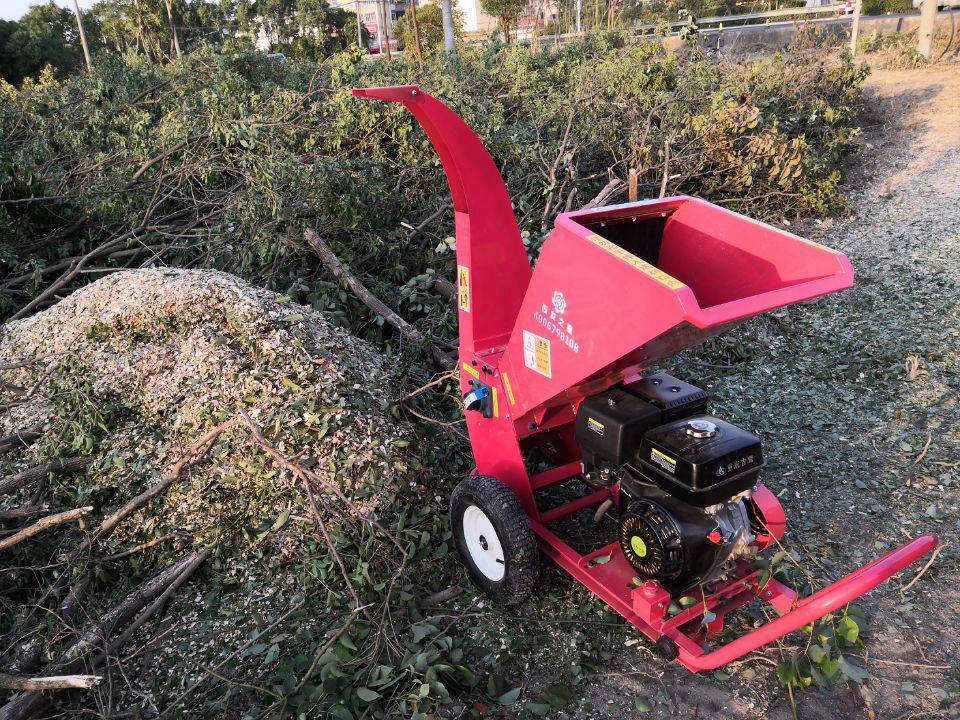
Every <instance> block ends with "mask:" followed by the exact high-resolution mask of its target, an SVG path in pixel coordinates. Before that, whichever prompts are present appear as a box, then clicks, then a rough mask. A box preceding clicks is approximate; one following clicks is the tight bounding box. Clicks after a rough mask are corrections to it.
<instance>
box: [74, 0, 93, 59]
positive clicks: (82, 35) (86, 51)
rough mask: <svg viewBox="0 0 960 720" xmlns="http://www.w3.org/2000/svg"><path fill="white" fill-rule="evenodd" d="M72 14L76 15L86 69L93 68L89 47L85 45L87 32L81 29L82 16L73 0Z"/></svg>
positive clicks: (75, 0)
mask: <svg viewBox="0 0 960 720" xmlns="http://www.w3.org/2000/svg"><path fill="white" fill-rule="evenodd" d="M73 14H74V15H76V17H77V29H78V30H79V31H80V44H81V45H82V46H83V59H84V60H86V61H87V71H88V72H89V71H90V70H92V69H93V63H91V62H90V48H88V47H87V34H86V33H85V32H84V31H83V18H82V17H81V16H80V6H79V5H77V0H73Z"/></svg>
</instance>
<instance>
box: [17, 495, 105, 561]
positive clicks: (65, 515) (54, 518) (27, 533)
mask: <svg viewBox="0 0 960 720" xmlns="http://www.w3.org/2000/svg"><path fill="white" fill-rule="evenodd" d="M91 511H93V507H91V506H87V507H82V508H75V509H73V510H67V511H65V512H61V513H56V514H55V515H47V517H45V518H41V519H40V520H37V522H35V523H34V524H33V525H29V526H27V527H25V528H24V529H23V530H20V531H19V532H17V533H14V534H13V535H11V536H10V537H8V538H4V539H3V540H0V550H6V549H7V548H11V547H13V546H14V545H16V544H18V543H21V542H23V541H24V540H26V539H27V538H31V537H33V536H34V535H39V534H40V533H42V532H43V531H44V530H47V529H48V528H52V527H56V526H57V525H63V524H64V523H68V522H70V521H71V520H76V519H78V518H80V517H83V516H84V515H86V514H87V513H89V512H91Z"/></svg>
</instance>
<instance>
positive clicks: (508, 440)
mask: <svg viewBox="0 0 960 720" xmlns="http://www.w3.org/2000/svg"><path fill="white" fill-rule="evenodd" d="M354 94H356V95H359V96H362V97H369V98H376V99H381V100H392V101H395V102H400V103H402V104H403V105H404V106H405V107H406V108H407V109H408V110H409V111H410V112H411V113H413V115H414V116H415V117H416V119H417V120H418V121H419V123H420V124H421V126H422V127H423V129H424V130H425V131H426V133H427V136H428V137H429V139H430V141H431V142H432V144H433V146H434V148H435V150H436V152H437V154H438V155H439V157H440V161H441V163H442V165H443V169H444V171H445V173H446V176H447V181H448V183H449V186H450V193H451V196H452V198H453V207H454V216H455V227H456V237H457V291H458V292H457V304H458V315H459V326H460V347H459V351H460V357H459V361H460V366H459V372H460V381H461V389H462V390H463V391H464V392H467V391H469V390H470V389H472V386H471V381H473V382H482V383H484V384H486V385H488V386H489V387H490V388H491V392H492V416H491V417H483V416H482V414H481V413H478V412H468V413H466V416H467V417H466V419H467V429H468V431H469V433H470V441H471V445H472V447H473V453H474V457H475V459H476V463H477V471H478V472H480V473H483V474H485V475H492V476H494V477H496V478H498V479H500V480H501V481H502V482H504V483H505V484H506V485H508V486H509V487H510V488H511V490H513V492H514V493H515V494H516V496H517V498H518V499H519V501H520V503H521V505H522V506H523V508H524V510H525V511H526V512H527V514H528V516H529V518H530V523H531V525H532V527H533V530H534V532H535V533H536V534H537V537H538V538H539V544H540V547H541V550H542V551H543V552H544V554H546V555H548V556H549V557H551V558H552V559H553V560H554V561H555V562H556V563H557V564H558V565H560V566H561V567H562V568H563V569H565V570H566V571H567V572H568V573H569V574H570V575H572V576H573V577H574V578H576V579H577V580H578V581H579V582H580V583H582V584H583V585H584V586H586V587H587V588H588V589H590V590H591V591H592V592H593V593H595V594H596V595H597V596H599V597H600V598H602V599H603V600H604V601H605V602H607V603H608V604H609V605H610V606H611V607H612V608H613V609H614V610H616V611H617V612H618V613H620V615H622V616H623V617H624V618H625V619H626V620H627V621H629V622H630V623H631V624H632V625H634V626H635V627H636V628H638V629H639V630H640V631H641V632H642V633H644V634H645V635H646V636H647V637H648V638H650V639H651V640H656V639H658V638H660V637H662V636H666V637H668V638H670V639H671V640H673V642H674V643H675V644H676V646H677V650H678V656H677V657H678V660H679V661H680V662H681V663H682V664H683V665H684V666H686V667H687V668H689V669H690V670H693V671H702V670H710V669H712V668H716V667H719V666H721V665H723V664H725V663H727V662H730V661H731V660H733V659H734V658H737V657H740V656H742V655H744V654H745V653H748V652H750V651H752V650H754V649H756V648H758V647H760V646H761V645H764V644H766V643H768V642H770V641H772V640H774V639H775V638H778V637H781V636H782V635H785V634H787V633H789V632H792V631H793V630H796V629H798V628H800V627H802V626H804V625H806V624H808V623H810V622H812V621H813V620H815V619H816V618H819V617H822V616H823V615H825V614H827V613H829V612H831V611H833V610H835V609H837V608H839V607H841V606H843V605H845V604H846V603H848V602H850V601H851V600H853V599H854V598H856V597H858V596H859V595H861V594H863V593H864V592H867V591H868V590H870V589H871V588H873V587H875V586H876V585H877V584H879V583H880V582H882V581H884V580H885V579H887V578H888V577H890V576H891V575H893V574H894V573H896V572H898V571H899V570H901V569H902V568H903V567H905V566H906V565H908V564H910V563H912V562H914V561H915V560H916V559H917V558H918V557H920V556H921V555H923V554H925V553H927V552H929V551H930V550H931V549H932V548H933V547H934V546H935V545H936V543H937V539H936V537H934V536H933V535H922V536H920V537H918V538H916V539H914V540H912V541H910V542H908V543H906V544H905V545H903V546H901V547H899V548H897V549H895V550H893V551H891V552H889V553H887V554H886V555H884V556H883V557H880V558H878V559H876V560H874V561H873V562H871V563H869V564H867V565H865V566H863V567H861V568H860V569H858V570H856V571H854V572H853V573H851V574H850V575H847V576H846V577H844V578H843V579H841V580H839V581H837V582H836V583H834V584H832V585H830V586H829V587H826V588H824V589H822V590H820V591H819V592H817V593H815V594H813V595H811V596H809V597H807V598H802V599H801V598H798V597H797V595H796V593H795V592H794V591H793V590H791V589H790V588H788V587H786V586H784V585H783V584H781V583H779V582H777V581H776V580H775V579H770V580H768V581H767V582H766V583H760V582H759V581H758V572H757V571H756V570H755V568H753V567H752V566H751V565H749V564H748V563H742V564H741V565H739V566H738V567H737V568H736V569H735V570H734V572H733V573H732V577H728V578H727V579H725V580H724V581H723V582H722V583H721V582H718V583H714V584H713V585H712V586H711V587H710V588H709V590H705V591H704V595H703V597H702V598H701V600H702V601H701V602H698V603H697V604H696V605H694V606H692V607H690V608H688V609H686V610H684V611H683V612H681V613H679V614H678V615H675V616H669V615H668V613H667V606H668V604H669V601H670V595H669V594H668V593H667V591H666V590H664V589H663V588H662V587H660V586H659V585H658V584H657V583H655V582H653V581H648V582H646V583H643V584H642V585H641V586H640V587H637V586H635V584H634V582H633V578H634V575H635V573H634V571H633V568H631V567H630V565H629V563H628V562H627V560H626V558H625V557H624V556H623V554H622V552H621V551H620V548H619V545H618V544H617V543H616V542H614V543H611V544H610V545H608V546H606V547H603V548H600V549H598V550H596V551H594V552H591V553H589V554H587V555H582V554H580V553H578V552H576V551H575V550H574V549H573V548H571V547H570V546H569V545H568V544H567V543H565V542H564V541H563V540H562V539H561V538H560V537H558V536H557V535H556V534H555V533H554V532H552V531H551V530H550V529H549V528H548V527H547V525H548V524H549V523H551V522H553V521H555V520H558V519H560V518H563V517H565V516H567V515H570V514H572V513H574V512H577V511H578V510H582V509H584V508H587V507H591V506H593V505H597V504H599V503H601V502H602V501H604V500H606V499H608V498H612V499H614V500H616V494H615V488H600V487H594V488H590V489H591V492H590V493H589V494H587V495H586V496H584V497H582V498H580V499H577V500H574V501H572V502H568V503H566V504H563V505H560V506H559V507H553V508H548V509H541V508H540V507H539V505H538V503H537V499H536V492H537V491H539V490H542V489H543V488H546V487H549V486H551V485H556V484H558V483H562V482H565V481H567V480H570V479H573V478H577V477H578V476H579V475H580V472H581V464H580V452H579V450H578V448H577V446H576V443H575V442H574V439H573V420H574V417H575V414H576V409H577V406H578V405H579V403H580V401H581V400H582V399H583V398H584V397H586V396H588V395H592V394H595V393H597V392H600V391H602V390H604V389H606V388H607V387H610V386H611V385H614V384H616V383H618V382H621V381H624V380H626V381H630V380H632V379H635V378H637V377H639V373H640V370H641V369H643V368H645V367H649V366H650V365H651V364H653V363H654V362H655V361H656V360H659V359H661V358H664V357H667V356H669V355H672V354H674V353H676V352H678V351H679V350H682V349H683V348H685V347H689V346H691V345H694V344H696V343H698V342H700V341H701V340H703V339H705V338H707V337H709V336H711V335H713V334H716V333H718V332H721V331H723V330H725V329H727V328H729V327H731V326H732V325H733V324H735V323H736V322H738V321H740V320H742V319H744V318H746V317H749V316H751V315H754V314H756V313H759V312H763V311H765V310H769V309H771V308H775V307H780V306H783V305H787V304H790V303H793V302H798V301H800V300H806V299H808V298H812V297H816V296H818V295H823V294H826V293H829V292H834V291H836V290H841V289H844V288H848V287H850V286H851V285H852V284H853V269H852V268H851V266H850V263H849V262H848V261H847V258H846V257H845V256H844V255H843V254H842V253H839V252H835V251H833V250H830V249H829V248H825V247H823V246H821V245H817V244H816V243H812V242H809V241H807V240H804V239H803V238H800V237H798V236H796V235H792V234H790V233H787V232H783V231H781V230H778V229H776V228H773V227H771V226H769V225H765V224H763V223H760V222H757V221H754V220H751V219H749V218H746V217H744V216H742V215H738V214H736V213H733V212H730V211H727V210H725V209H723V208H720V207H717V206H715V205H712V204H710V203H707V202H705V201H703V200H699V199H696V198H690V197H673V198H664V199H660V200H653V201H645V202H639V203H631V204H628V205H619V206H613V207H605V208H599V209H594V210H584V211H578V212H573V213H565V214H562V215H560V216H558V217H557V219H556V222H555V230H554V232H553V233H552V234H551V235H550V236H549V237H548V238H547V240H546V241H545V243H544V245H543V248H542V249H541V251H540V255H539V258H538V261H537V264H536V267H535V269H534V271H533V272H531V269H530V263H529V261H528V259H527V255H526V252H525V250H524V247H523V243H522V241H521V239H520V231H519V229H518V227H517V223H516V219H515V218H514V215H513V210H512V207H511V205H510V199H509V196H508V194H507V190H506V187H505V185H504V183H503V180H502V178H501V177H500V173H499V171H498V170H497V168H496V165H495V164H494V162H493V160H492V159H491V157H490V155H489V153H487V151H486V149H485V148H484V146H483V143H482V142H481V141H480V139H479V138H478V137H477V136H476V134H474V132H473V131H472V130H471V129H470V128H469V126H467V125H466V123H464V122H463V120H461V119H460V117H459V116H457V115H456V113H454V112H453V111H452V110H450V109H449V108H448V107H446V106H445V105H444V104H443V103H441V102H440V101H438V100H436V99H435V98H433V97H431V96H430V95H428V94H426V93H424V92H422V91H421V90H420V89H419V88H417V87H416V86H412V85H406V86H396V87H384V88H366V89H358V90H354ZM638 222H639V223H640V224H641V225H643V226H644V227H654V228H655V229H654V232H659V233H661V235H662V242H661V244H660V246H659V251H658V254H657V257H656V259H655V263H651V262H647V261H645V260H643V259H641V258H640V257H638V256H637V255H636V254H634V253H632V252H630V251H629V250H627V249H625V248H624V247H623V244H624V243H622V242H621V243H619V244H618V243H617V242H616V241H611V240H610V239H609V238H608V237H604V235H609V236H610V237H614V238H616V237H617V233H618V232H620V233H622V231H623V229H624V228H625V227H627V226H628V225H629V224H631V223H638ZM636 227H640V225H638V226H636ZM618 228H619V230H618ZM628 229H629V228H628ZM535 448H540V449H541V450H543V451H545V453H546V456H547V457H550V458H551V460H552V467H551V468H549V469H547V470H544V471H541V472H537V473H534V474H530V472H529V471H528V468H527V460H526V459H527V457H528V456H529V454H530V451H531V450H534V449H535ZM750 503H751V505H752V508H751V509H752V510H753V512H754V515H755V516H756V518H757V520H758V522H759V523H760V525H762V527H763V530H762V531H758V532H757V540H756V544H757V546H758V549H763V548H764V547H767V546H769V545H770V544H772V543H775V542H777V541H778V540H779V538H780V536H781V535H782V534H783V531H784V529H785V526H786V520H785V518H784V514H783V510H782V508H781V506H780V504H779V502H778V501H777V499H776V497H775V496H774V495H773V493H771V492H770V491H769V490H767V489H766V488H765V487H764V486H763V485H762V484H759V483H758V484H757V486H756V487H755V489H754V492H753V494H752V497H751V499H750ZM598 559H603V560H605V562H598V561H597V560H598ZM753 598H759V599H761V600H764V601H766V602H768V603H770V604H771V605H772V606H773V607H774V608H775V609H776V610H777V611H778V612H779V613H782V614H781V615H780V616H779V617H778V618H776V619H774V620H772V621H770V622H768V623H766V624H765V625H762V626H761V627H759V628H757V629H756V630H753V631H752V632H750V633H748V634H746V635H743V636H741V637H739V638H737V639H735V640H733V641H732V642H729V643H727V644H726V645H723V646H722V647H720V648H717V649H714V650H712V651H710V652H705V651H704V650H703V647H702V644H703V641H704V640H706V639H709V638H711V637H713V636H715V635H716V634H717V633H718V632H719V631H720V629H721V628H722V627H723V621H724V616H725V615H726V614H727V613H729V612H730V611H732V610H734V609H736V608H737V607H739V606H740V605H743V604H744V603H746V602H748V601H750V600H751V599H753ZM708 610H709V611H710V612H712V613H713V615H714V616H715V618H714V619H713V620H711V621H710V622H709V623H706V624H703V623H702V618H703V617H704V615H705V613H706V612H707V611H708Z"/></svg>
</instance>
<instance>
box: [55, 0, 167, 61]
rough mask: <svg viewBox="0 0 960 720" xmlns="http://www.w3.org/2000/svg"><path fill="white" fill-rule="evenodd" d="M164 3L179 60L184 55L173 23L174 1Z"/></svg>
mask: <svg viewBox="0 0 960 720" xmlns="http://www.w3.org/2000/svg"><path fill="white" fill-rule="evenodd" d="M74 2H76V0H74ZM164 3H165V4H166V6H167V22H169V23H170V39H171V40H172V41H173V50H174V52H175V53H176V54H177V57H178V58H179V57H182V53H181V52H180V39H179V38H178V37H177V26H176V25H174V23H173V0H164Z"/></svg>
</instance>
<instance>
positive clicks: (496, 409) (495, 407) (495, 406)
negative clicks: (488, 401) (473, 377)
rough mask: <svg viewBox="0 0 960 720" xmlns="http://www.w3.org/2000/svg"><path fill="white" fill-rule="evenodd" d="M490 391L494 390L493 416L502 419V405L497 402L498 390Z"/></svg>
mask: <svg viewBox="0 0 960 720" xmlns="http://www.w3.org/2000/svg"><path fill="white" fill-rule="evenodd" d="M490 389H491V390H493V416H494V417H500V404H499V403H498V402H497V389H496V388H490Z"/></svg>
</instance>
